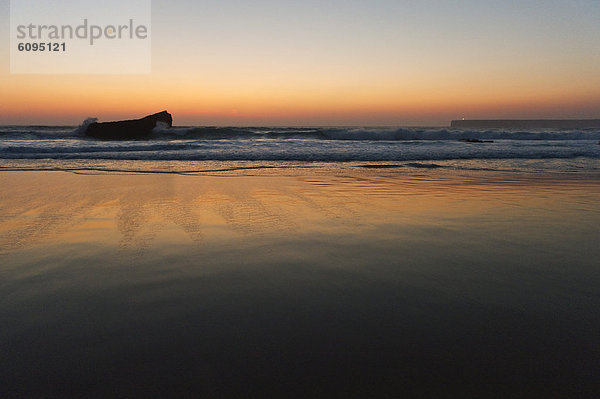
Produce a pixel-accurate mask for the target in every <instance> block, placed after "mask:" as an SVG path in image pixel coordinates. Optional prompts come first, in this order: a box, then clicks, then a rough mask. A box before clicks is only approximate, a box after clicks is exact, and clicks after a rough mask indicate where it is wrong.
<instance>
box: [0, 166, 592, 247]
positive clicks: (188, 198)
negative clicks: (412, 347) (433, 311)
mask: <svg viewBox="0 0 600 399" xmlns="http://www.w3.org/2000/svg"><path fill="white" fill-rule="evenodd" d="M0 185H1V186H2V192H1V193H0V253H8V252H12V251H15V250H20V249H27V248H30V247H33V246H40V245H47V244H57V243H59V244H77V243H86V242H88V243H103V244H106V245H110V246H114V247H119V248H122V249H134V250H137V251H142V252H143V251H145V250H146V249H148V248H149V247H151V246H155V245H174V244H177V245H192V246H198V247H201V246H207V245H208V246H210V245H215V244H218V243H222V242H224V241H230V240H246V239H249V240H253V239H256V238H270V239H284V238H285V237H298V236H307V235H311V234H314V233H319V234H324V235H327V234H336V235H357V234H369V232H370V231H372V230H373V229H374V228H376V227H381V226H389V227H390V228H392V229H393V231H394V233H393V235H394V236H395V237H396V238H402V237H406V238H410V237H411V234H414V229H413V228H414V227H415V226H418V227H419V229H421V230H420V231H421V232H422V231H424V230H423V229H426V230H427V229H429V230H430V231H432V232H435V231H446V232H448V231H452V230H453V229H455V230H457V231H458V230H461V229H464V228H465V226H469V225H470V224H472V225H474V226H475V225H476V226H479V228H481V226H490V228H492V230H493V229H497V230H498V231H500V232H501V231H502V230H503V229H508V228H518V226H519V225H521V226H526V227H527V229H526V230H527V231H525V230H524V232H523V234H525V233H526V232H535V228H536V226H539V225H540V224H545V225H547V224H548V223H554V224H555V225H557V226H563V227H564V228H566V229H568V228H569V225H570V223H571V220H573V218H577V215H578V214H580V213H581V212H582V211H584V212H591V211H593V209H591V208H590V207H593V206H594V205H593V204H594V201H593V198H594V197H597V195H598V193H600V185H599V183H598V182H597V181H592V182H589V181H587V182H584V183H581V182H577V181H566V180H565V181H557V180H555V179H539V178H535V179H530V178H525V177H519V178H517V179H515V178H514V177H513V178H509V177H507V176H492V175H482V174H479V175H453V174H452V173H448V172H439V171H431V172H424V173H419V174H409V173H406V172H401V171H384V172H382V171H371V170H364V171H362V170H357V171H351V172H349V171H348V170H340V171H331V170H327V171H321V172H319V171H315V172H311V173H310V174H302V173H300V174H298V175H295V176H277V175H262V176H261V175H258V176H241V175H235V174H234V175H229V176H182V175H171V174H154V175H153V174H147V175H134V174H124V175H123V174H121V175H117V174H90V175H81V174H73V173H66V172H30V171H27V172H2V173H0ZM590 223H591V222H590ZM510 226H513V227H510ZM492 233H493V231H492ZM427 237H428V236H426V235H424V236H423V238H427ZM412 238H413V239H414V237H412ZM429 238H430V239H435V237H430V236H429Z"/></svg>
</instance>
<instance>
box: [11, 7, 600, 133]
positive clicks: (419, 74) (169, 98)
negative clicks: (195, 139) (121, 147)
mask: <svg viewBox="0 0 600 399" xmlns="http://www.w3.org/2000/svg"><path fill="white" fill-rule="evenodd" d="M9 3H10V1H9V0H0V15H1V21H0V36H1V37H2V40H1V41H0V124H70V125H74V124H78V123H80V122H81V120H83V119H84V118H86V117H98V118H99V119H100V120H114V119H120V118H129V117H140V116H143V115H145V114H149V113H153V112H157V111H160V110H163V109H167V110H169V112H171V113H172V114H173V116H174V123H175V124H176V125H304V126H307V125H371V126H375V125H393V126H401V125H432V126H433V125H447V124H449V121H450V120H451V119H460V118H462V117H465V118H466V119H485V118H600V23H599V21H600V1H598V0H568V1H566V0H565V1H553V0H545V1H528V0H521V1H498V0H496V1H488V0H477V1H471V0H469V1H428V0H418V1H416V0H415V1H412V0H409V1H401V0H393V1H392V0H371V1H357V0H346V1H337V0H332V1H323V0H319V1H313V0H304V1H286V0H278V1H275V0H270V1H264V0H256V1H241V0H237V1H230V0H219V1H212V0H211V1H192V0H170V1H164V0H155V1H153V2H152V26H151V31H152V72H151V73H150V74H139V75H136V74H133V75H81V74H79V75H69V74H66V75H26V74H22V75H20V74H11V73H10V67H9V66H10V62H9V61H10V60H9V46H10V43H9Z"/></svg>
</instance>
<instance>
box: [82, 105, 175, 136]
mask: <svg viewBox="0 0 600 399" xmlns="http://www.w3.org/2000/svg"><path fill="white" fill-rule="evenodd" d="M157 122H162V123H165V124H166V125H168V127H171V126H173V117H172V116H171V114H170V113H168V112H167V111H161V112H158V113H156V114H152V115H148V116H146V117H144V118H141V119H131V120H126V121H115V122H94V123H92V124H90V125H89V126H88V127H87V130H86V131H85V134H86V135H87V136H90V137H95V138H98V139H103V140H131V139H146V138H148V137H149V136H150V135H151V134H152V129H154V128H155V127H156V124H157Z"/></svg>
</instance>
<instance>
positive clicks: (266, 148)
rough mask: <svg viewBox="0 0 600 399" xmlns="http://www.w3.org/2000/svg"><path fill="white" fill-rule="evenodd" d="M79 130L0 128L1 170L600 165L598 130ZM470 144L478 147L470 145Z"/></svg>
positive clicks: (526, 168) (564, 169) (590, 168)
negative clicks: (123, 133)
mask: <svg viewBox="0 0 600 399" xmlns="http://www.w3.org/2000/svg"><path fill="white" fill-rule="evenodd" d="M84 129H85V125H82V126H80V127H74V126H3V127H0V162H1V167H2V168H4V169H20V168H23V169H33V170H36V169H40V168H42V169H44V168H49V169H97V170H104V169H115V167H117V163H116V162H115V161H150V162H143V163H142V162H140V163H135V162H120V163H118V164H119V165H118V167H117V169H118V168H121V167H125V168H126V170H127V171H130V172H144V171H147V172H150V171H155V172H156V171H162V172H174V173H181V172H202V171H205V170H206V169H209V170H212V169H214V168H215V166H216V167H217V168H219V166H225V167H226V168H229V167H231V165H232V164H233V163H236V162H237V163H238V165H240V166H241V167H245V166H248V165H247V164H250V166H252V167H261V166H268V167H278V168H286V167H297V166H298V164H305V166H309V165H311V164H314V163H337V164H339V165H347V166H365V167H377V166H378V165H380V166H381V167H416V168H419V167H432V168H435V167H451V168H458V169H461V168H466V169H473V168H475V169H477V168H485V169H490V168H491V169H499V170H504V169H508V170H513V171H523V172H526V171H529V170H531V171H534V170H539V169H540V168H541V169H548V170H552V171H557V172H569V171H582V170H587V171H594V172H596V171H598V162H597V161H598V160H599V159H600V145H598V143H599V142H600V129H580V130H567V129H565V130H550V129H538V130H528V131H522V130H501V129H487V130H472V129H470V130H467V129H452V128H424V127H423V128H356V127H353V128H329V127H321V128H312V127H308V128H297V127H283V128H282V127H279V128H265V127H257V128H251V127H249V128H239V127H173V128H170V129H162V130H161V129H157V130H156V131H155V133H154V135H153V137H151V138H150V139H149V140H135V141H99V140H95V139H90V138H87V137H85V135H84V134H82V132H83V130H84ZM477 140H478V141H481V142H473V141H477ZM159 161H162V162H159ZM178 161H185V162H178ZM200 161H208V163H207V162H204V163H202V162H200ZM193 162H195V163H193ZM214 162H217V163H216V164H215V163H214ZM124 165H127V166H124ZM190 166H191V167H190ZM234 167H235V165H234Z"/></svg>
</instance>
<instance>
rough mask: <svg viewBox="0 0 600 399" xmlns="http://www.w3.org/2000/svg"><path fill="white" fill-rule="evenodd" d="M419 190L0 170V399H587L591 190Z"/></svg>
mask: <svg viewBox="0 0 600 399" xmlns="http://www.w3.org/2000/svg"><path fill="white" fill-rule="evenodd" d="M417 172H418V173H417ZM417 172H414V173H406V172H402V171H395V170H364V171H355V172H352V171H348V170H338V171H336V170H328V171H325V172H318V171H313V172H307V173H296V174H295V175H293V176H278V175H276V174H273V173H271V174H269V175H268V174H264V175H261V174H260V173H258V175H255V176H243V175H241V173H233V174H231V175H225V176H179V175H169V174H159V175H152V174H148V175H146V174H142V175H139V174H138V175H136V174H125V175H122V174H99V175H98V174H89V175H80V174H73V173H66V172H0V187H1V191H0V264H1V266H0V276H1V277H0V358H1V359H2V361H1V362H0V396H1V397H44V396H48V397H307V398H309V397H403V395H404V396H413V397H414V396H424V397H465V396H468V397H499V398H507V397H593V396H594V394H597V393H598V392H599V391H598V389H600V384H599V382H598V381H600V373H599V371H600V363H599V360H598V359H600V335H599V331H600V313H599V312H598V309H600V266H599V263H598V259H599V258H600V245H599V244H600V241H599V237H600V235H599V227H598V226H600V212H599V208H598V203H599V202H598V200H599V199H600V179H594V178H586V179H579V178H577V176H575V177H572V176H571V177H570V176H562V177H556V176H543V175H542V176H534V177H532V176H521V175H517V174H504V175H499V174H489V173H487V174H486V172H477V173H471V174H462V175H453V174H452V173H447V172H440V171H436V170H431V171H430V170H424V171H417Z"/></svg>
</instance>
